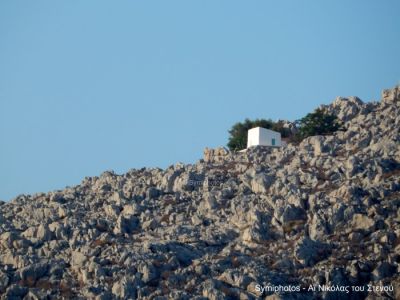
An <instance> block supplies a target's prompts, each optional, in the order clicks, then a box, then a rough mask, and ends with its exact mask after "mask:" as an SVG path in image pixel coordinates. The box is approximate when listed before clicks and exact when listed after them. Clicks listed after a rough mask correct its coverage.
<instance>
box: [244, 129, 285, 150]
mask: <svg viewBox="0 0 400 300" xmlns="http://www.w3.org/2000/svg"><path fill="white" fill-rule="evenodd" d="M251 146H272V147H281V146H282V141H281V134H280V133H279V132H276V131H273V130H269V129H265V128H262V127H255V128H252V129H249V131H248V132H247V148H249V147H251Z"/></svg>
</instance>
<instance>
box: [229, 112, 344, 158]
mask: <svg viewBox="0 0 400 300" xmlns="http://www.w3.org/2000/svg"><path fill="white" fill-rule="evenodd" d="M284 124H285V123H284V121H278V122H274V121H272V120H271V119H256V120H250V119H245V120H244V122H238V123H236V124H234V125H233V126H232V128H231V129H230V130H229V141H228V148H229V149H230V150H233V151H238V150H242V149H245V148H246V146H247V131H248V130H249V129H251V128H254V127H263V128H266V129H271V130H274V131H277V132H280V133H281V136H282V138H284V139H287V141H288V142H290V143H295V144H297V143H300V142H301V141H302V140H303V139H305V138H307V137H309V136H313V135H329V134H332V133H334V132H336V131H338V130H343V125H342V124H341V123H340V122H339V120H338V118H337V117H336V116H335V115H334V114H331V113H328V112H327V111H325V110H324V109H321V108H317V109H316V110H315V111H314V112H312V113H309V114H307V115H306V116H305V117H304V118H302V119H300V120H296V121H295V122H294V125H295V126H296V127H297V129H298V131H297V132H296V131H295V132H296V133H295V134H294V133H292V131H291V130H290V129H289V128H286V127H285V126H284Z"/></svg>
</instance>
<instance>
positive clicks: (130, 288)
mask: <svg viewBox="0 0 400 300" xmlns="http://www.w3.org/2000/svg"><path fill="white" fill-rule="evenodd" d="M112 293H113V295H114V296H115V297H116V298H117V299H136V286H135V284H134V281H133V280H131V279H129V278H126V277H123V278H122V279H121V280H120V281H117V282H115V283H114V285H113V286H112Z"/></svg>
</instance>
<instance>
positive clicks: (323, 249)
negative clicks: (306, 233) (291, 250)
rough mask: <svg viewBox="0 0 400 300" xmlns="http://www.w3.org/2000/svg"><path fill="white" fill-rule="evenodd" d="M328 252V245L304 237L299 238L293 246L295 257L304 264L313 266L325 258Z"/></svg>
mask: <svg viewBox="0 0 400 300" xmlns="http://www.w3.org/2000/svg"><path fill="white" fill-rule="evenodd" d="M329 253H330V249H329V247H328V245H326V244H324V243H321V242H318V241H313V240H311V239H310V238H306V237H303V238H301V239H300V240H299V241H298V242H297V244H296V247H295V256H296V258H297V259H298V260H299V262H301V263H302V264H303V265H305V266H314V265H315V264H316V263H318V262H319V261H321V260H322V259H324V258H326V257H327V256H328V255H329Z"/></svg>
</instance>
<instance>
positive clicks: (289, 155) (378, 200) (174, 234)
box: [0, 87, 400, 299]
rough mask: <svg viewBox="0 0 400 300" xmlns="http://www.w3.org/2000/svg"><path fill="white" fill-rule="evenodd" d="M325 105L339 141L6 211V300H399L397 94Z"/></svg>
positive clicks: (108, 176)
mask: <svg viewBox="0 0 400 300" xmlns="http://www.w3.org/2000/svg"><path fill="white" fill-rule="evenodd" d="M323 107H324V108H325V109H326V110H328V111H329V112H331V113H334V114H335V115H336V116H337V117H338V118H339V119H340V120H341V121H342V122H343V124H344V127H345V130H344V131H338V132H336V133H334V134H333V135H330V136H312V137H308V138H306V139H305V140H303V141H302V142H301V143H300V144H299V145H293V144H289V145H288V146H287V147H283V148H268V147H255V148H251V149H249V150H248V151H246V152H242V153H235V152H229V151H227V150H226V149H224V148H218V149H206V150H205V151H204V158H203V159H201V160H199V161H198V162H196V163H195V164H189V165H184V164H176V165H173V166H171V167H169V168H167V169H164V170H163V169H158V168H143V169H134V170H130V171H129V172H127V173H126V174H122V175H118V174H115V173H114V172H110V171H107V172H104V173H103V174H101V175H100V176H98V177H87V178H85V179H84V180H83V181H82V182H81V184H79V185H77V186H74V187H68V188H66V189H64V190H60V191H53V192H48V193H38V194H34V195H21V196H18V197H17V198H15V199H13V200H12V201H11V202H8V203H5V202H2V203H1V204H0V293H2V294H3V296H2V299H18V298H24V297H25V299H46V298H48V299H59V298H62V297H64V298H78V299H87V298H90V299H92V298H93V299H116V298H117V299H135V298H137V299H280V298H279V297H281V298H283V299H315V297H320V298H322V299H365V298H367V297H369V299H396V298H397V299H399V298H400V276H399V274H400V208H399V207H400V132H399V129H400V114H399V109H400V88H399V87H395V88H394V89H391V90H385V91H384V92H383V93H382V99H381V101H379V102H368V103H364V102H363V101H361V100H360V99H359V98H357V97H348V98H343V97H338V98H337V99H336V100H335V101H334V102H333V103H332V104H330V105H326V106H323ZM160 151H162V150H161V149H160ZM310 285H326V286H338V287H350V286H364V287H366V290H365V291H364V292H355V291H352V290H351V289H350V291H349V293H346V292H341V291H331V292H327V291H308V290H307V289H308V288H309V286H310ZM367 285H372V286H380V287H384V288H386V289H387V291H372V292H367ZM264 286H275V287H277V288H279V286H280V288H281V289H283V288H286V289H288V288H289V287H293V288H296V287H299V288H300V291H292V292H289V291H286V292H285V291H284V292H282V293H281V295H280V296H279V295H278V294H277V293H276V294H275V295H273V294H274V293H273V292H272V291H266V290H261V289H260V287H264ZM303 287H304V288H306V289H305V290H303ZM390 287H392V288H393V290H394V291H391V290H390ZM13 297H14V298H13ZM273 297H275V298H273ZM373 297H377V298H373Z"/></svg>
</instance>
